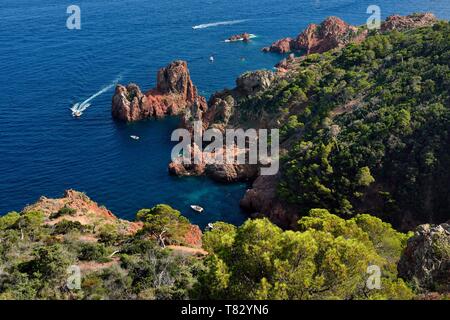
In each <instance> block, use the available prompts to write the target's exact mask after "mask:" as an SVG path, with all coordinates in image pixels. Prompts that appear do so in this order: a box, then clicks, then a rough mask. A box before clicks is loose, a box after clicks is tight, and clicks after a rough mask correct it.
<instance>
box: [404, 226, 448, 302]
mask: <svg viewBox="0 0 450 320" xmlns="http://www.w3.org/2000/svg"><path fill="white" fill-rule="evenodd" d="M449 222H450V221H449ZM398 274H399V276H400V277H402V278H403V279H405V280H406V281H408V282H410V283H412V284H413V285H415V286H416V287H417V288H418V289H419V290H421V291H425V292H426V291H437V292H441V293H442V292H450V224H449V223H443V224H441V225H429V224H425V225H421V226H419V227H417V229H416V231H415V233H414V236H413V237H411V238H410V239H409V240H408V243H407V246H406V249H405V251H404V252H403V254H402V256H401V258H400V261H399V263H398Z"/></svg>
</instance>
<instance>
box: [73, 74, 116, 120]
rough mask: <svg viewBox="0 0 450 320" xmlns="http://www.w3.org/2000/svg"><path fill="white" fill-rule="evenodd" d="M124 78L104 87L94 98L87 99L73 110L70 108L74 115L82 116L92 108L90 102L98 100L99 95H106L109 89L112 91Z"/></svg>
mask: <svg viewBox="0 0 450 320" xmlns="http://www.w3.org/2000/svg"><path fill="white" fill-rule="evenodd" d="M121 78H122V76H119V77H117V78H116V79H115V80H114V81H113V82H112V83H111V84H109V85H107V86H105V87H103V88H102V89H101V90H100V91H98V92H96V93H94V94H93V95H92V96H90V97H89V98H87V99H86V100H84V101H83V102H81V103H75V104H74V105H73V107H72V108H70V110H71V111H72V113H76V114H78V115H82V114H83V112H84V111H85V110H86V109H87V108H89V107H90V106H91V104H90V103H89V102H90V101H92V100H94V99H95V98H97V97H98V96H99V95H101V94H103V93H105V92H106V91H108V90H109V89H111V88H112V87H114V86H115V85H116V84H117V83H118V82H119V81H120V79H121Z"/></svg>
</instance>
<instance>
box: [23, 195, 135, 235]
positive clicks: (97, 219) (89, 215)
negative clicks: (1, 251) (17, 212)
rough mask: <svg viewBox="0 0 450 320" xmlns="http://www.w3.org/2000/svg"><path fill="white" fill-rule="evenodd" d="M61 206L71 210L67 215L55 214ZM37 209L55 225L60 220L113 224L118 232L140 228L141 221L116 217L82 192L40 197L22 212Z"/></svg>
mask: <svg viewBox="0 0 450 320" xmlns="http://www.w3.org/2000/svg"><path fill="white" fill-rule="evenodd" d="M63 208H69V209H71V210H73V212H72V213H71V214H69V215H61V216H55V213H57V212H59V211H60V210H61V209H63ZM31 211H39V212H42V213H44V215H45V216H46V224H48V225H55V224H57V223H59V222H61V221H62V220H68V221H72V222H79V223H81V224H82V225H95V226H96V227H97V228H98V227H100V226H102V225H105V224H110V225H115V226H117V228H118V231H119V232H120V233H124V234H134V233H136V232H137V231H138V230H140V229H141V228H142V223H141V222H130V221H127V220H122V219H119V218H117V217H116V216H115V215H114V214H113V213H112V212H111V211H109V210H108V209H106V208H105V207H102V206H99V205H98V204H97V203H96V202H94V201H92V200H91V199H90V198H89V197H88V196H86V195H85V194H84V193H82V192H78V191H75V190H67V191H66V192H65V193H64V197H62V198H58V199H52V198H47V197H41V198H40V199H39V200H38V201H37V202H36V203H34V204H32V205H29V206H27V207H25V208H24V209H23V212H31Z"/></svg>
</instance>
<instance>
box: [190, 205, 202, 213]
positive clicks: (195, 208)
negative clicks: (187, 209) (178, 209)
mask: <svg viewBox="0 0 450 320" xmlns="http://www.w3.org/2000/svg"><path fill="white" fill-rule="evenodd" d="M191 209H192V210H194V211H197V212H198V213H202V212H203V210H204V209H203V208H202V207H200V206H197V205H194V204H193V205H191Z"/></svg>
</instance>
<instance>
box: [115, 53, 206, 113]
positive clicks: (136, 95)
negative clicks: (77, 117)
mask: <svg viewBox="0 0 450 320" xmlns="http://www.w3.org/2000/svg"><path fill="white" fill-rule="evenodd" d="M193 104H197V105H198V106H199V107H200V108H206V100H205V98H204V97H202V96H200V95H198V91H197V88H196V87H195V85H194V84H193V83H192V80H191V77H190V74H189V69H188V67H187V63H186V62H185V61H181V60H178V61H174V62H172V63H170V64H169V65H168V66H166V67H164V68H162V69H160V70H159V71H158V74H157V85H156V88H153V89H151V90H149V91H147V92H146V93H143V92H142V91H141V89H140V88H139V86H138V85H136V84H134V83H130V84H128V85H127V86H123V85H120V84H119V85H117V86H116V90H115V94H114V96H113V98H112V106H111V113H112V116H113V118H114V119H117V120H121V121H126V122H131V121H138V120H143V119H148V118H159V117H163V116H165V115H178V114H180V113H182V112H183V110H184V109H186V108H190V107H191V106H192V105H193Z"/></svg>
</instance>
